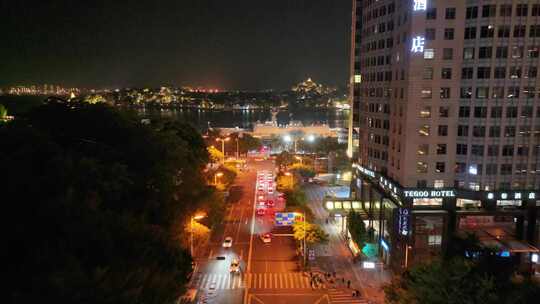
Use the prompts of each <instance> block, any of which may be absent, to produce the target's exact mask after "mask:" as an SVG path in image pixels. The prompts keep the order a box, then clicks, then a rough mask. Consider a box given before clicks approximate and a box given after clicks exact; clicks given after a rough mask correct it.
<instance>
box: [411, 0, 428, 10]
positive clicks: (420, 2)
mask: <svg viewBox="0 0 540 304" xmlns="http://www.w3.org/2000/svg"><path fill="white" fill-rule="evenodd" d="M426 8H427V0H414V7H413V11H425V10H426Z"/></svg>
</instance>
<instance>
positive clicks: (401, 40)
mask: <svg viewBox="0 0 540 304" xmlns="http://www.w3.org/2000/svg"><path fill="white" fill-rule="evenodd" d="M353 3H354V4H353V6H354V13H353V16H354V17H353V24H354V26H353V35H352V36H353V40H352V42H353V43H352V45H353V51H352V52H351V73H352V74H351V82H352V83H353V85H352V87H353V89H352V90H351V94H352V98H351V99H352V101H353V103H358V109H359V110H358V112H356V113H357V114H358V115H357V117H355V119H358V121H357V124H358V134H359V138H360V141H359V148H358V151H359V155H358V163H357V164H355V168H356V173H357V181H356V183H354V186H355V187H354V196H355V197H356V198H357V199H359V200H360V201H361V202H368V204H367V206H369V208H375V209H373V210H376V211H375V212H372V213H369V214H371V215H372V217H373V216H376V217H378V218H373V219H371V222H373V223H374V225H380V227H379V228H378V237H379V239H380V240H382V242H384V243H385V246H384V247H385V248H390V251H391V249H392V248H394V249H395V250H394V251H393V257H391V258H390V259H389V263H390V262H392V261H393V262H392V263H395V264H396V265H395V266H397V267H398V268H399V267H404V266H407V265H408V264H410V263H411V262H412V263H414V262H415V261H418V260H422V259H425V258H428V257H431V256H436V255H439V254H441V253H443V252H444V250H445V248H446V247H447V245H448V242H449V240H450V239H451V236H452V235H454V234H459V233H462V232H463V233H464V232H472V233H474V234H476V235H477V236H479V238H480V240H481V241H482V242H483V243H485V244H486V245H494V246H497V247H500V248H501V252H502V253H504V255H507V253H508V255H510V258H516V259H519V260H522V261H523V262H524V263H525V264H526V263H528V262H530V261H531V260H532V259H534V258H535V254H536V253H537V252H538V250H537V249H536V247H535V246H537V245H538V241H539V228H538V227H539V223H540V219H539V213H538V211H537V209H538V208H539V206H540V201H538V202H537V197H538V195H539V193H538V192H537V190H538V189H540V100H539V98H540V90H538V89H537V88H540V86H539V84H538V77H537V74H538V73H537V72H538V65H540V56H539V55H540V1H526V0H521V1H519V0H490V1H488V0H485V1H481V0H467V1H464V0H444V1H443V0H404V1H397V0H378V1H375V0H355V1H353ZM356 113H355V114H356ZM362 205H363V206H364V205H365V204H362ZM390 210H392V211H390ZM390 222H391V223H390ZM386 224H390V225H389V226H388V227H387V228H385V227H386V226H385V225H386ZM374 228H375V229H377V227H374ZM387 238H388V239H387ZM388 255H389V256H392V254H390V253H389V254H388ZM536 258H537V256H536Z"/></svg>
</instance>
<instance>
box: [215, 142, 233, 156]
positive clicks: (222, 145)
mask: <svg viewBox="0 0 540 304" xmlns="http://www.w3.org/2000/svg"><path fill="white" fill-rule="evenodd" d="M230 139H231V138H230V137H225V138H219V137H218V138H216V140H217V141H221V153H223V162H225V142H226V141H229V140H230Z"/></svg>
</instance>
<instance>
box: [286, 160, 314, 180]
mask: <svg viewBox="0 0 540 304" xmlns="http://www.w3.org/2000/svg"><path fill="white" fill-rule="evenodd" d="M289 171H291V172H292V173H295V174H298V175H300V176H301V177H302V178H312V177H315V175H316V173H315V170H313V168H311V167H309V166H306V165H303V164H299V163H295V164H293V165H292V166H290V167H289Z"/></svg>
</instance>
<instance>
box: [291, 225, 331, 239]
mask: <svg viewBox="0 0 540 304" xmlns="http://www.w3.org/2000/svg"><path fill="white" fill-rule="evenodd" d="M293 231H294V238H295V239H296V240H297V241H302V240H303V239H304V235H305V238H306V243H308V244H315V243H325V242H327V241H328V234H326V233H325V232H324V230H323V229H322V228H321V227H320V226H318V225H316V224H311V223H308V222H306V223H305V224H304V222H303V221H296V222H295V223H294V224H293Z"/></svg>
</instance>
